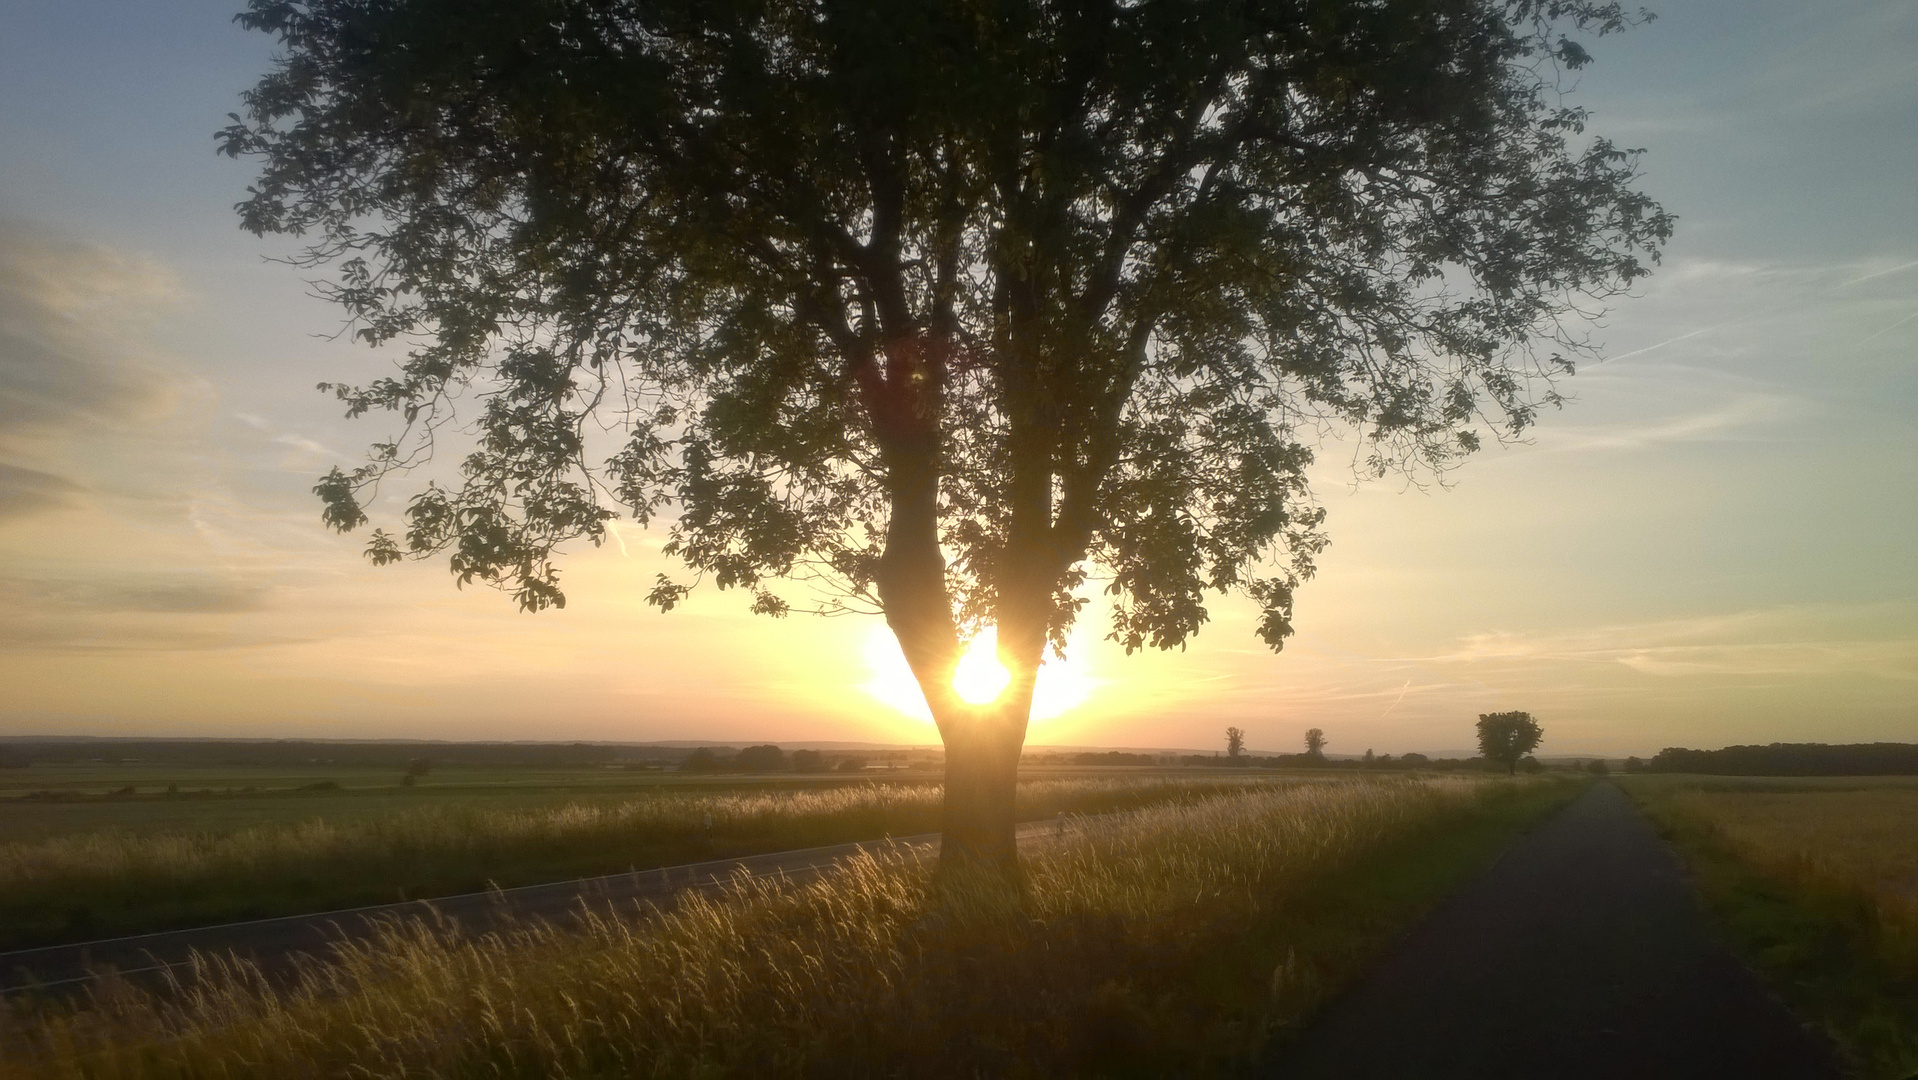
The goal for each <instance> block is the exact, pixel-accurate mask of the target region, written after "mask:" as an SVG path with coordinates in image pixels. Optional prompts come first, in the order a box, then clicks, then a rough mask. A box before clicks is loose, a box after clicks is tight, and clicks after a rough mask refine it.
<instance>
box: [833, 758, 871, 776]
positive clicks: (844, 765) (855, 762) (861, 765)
mask: <svg viewBox="0 0 1918 1080" xmlns="http://www.w3.org/2000/svg"><path fill="white" fill-rule="evenodd" d="M839 771H840V772H842V773H862V772H865V771H866V759H865V758H862V757H860V756H859V755H857V754H854V755H853V756H851V757H848V758H846V759H844V760H843V761H841V762H840V763H839Z"/></svg>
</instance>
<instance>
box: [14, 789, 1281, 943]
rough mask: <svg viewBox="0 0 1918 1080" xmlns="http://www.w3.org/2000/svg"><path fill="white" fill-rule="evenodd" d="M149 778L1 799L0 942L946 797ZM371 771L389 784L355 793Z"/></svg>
mask: <svg viewBox="0 0 1918 1080" xmlns="http://www.w3.org/2000/svg"><path fill="white" fill-rule="evenodd" d="M138 771H139V770H130V769H128V768H125V767H122V768H118V769H102V768H97V767H96V768H93V769H92V770H91V771H88V770H84V769H74V770H72V772H73V774H72V775H67V776H60V777H59V779H62V780H65V781H67V784H66V785H65V786H64V787H61V788H54V790H66V791H82V792H84V791H87V790H88V789H89V788H92V789H96V790H101V791H113V790H118V789H121V788H124V787H127V786H133V787H134V788H135V792H136V793H135V794H133V795H131V796H120V797H109V796H106V795H103V794H95V795H92V796H86V795H82V796H80V797H77V798H70V799H65V800H61V801H49V800H44V799H36V798H33V797H30V796H29V797H21V796H18V795H16V796H15V797H14V798H12V799H9V800H7V801H4V802H0V822H4V824H3V825H0V948H22V947H27V946H31V945H39V944H51V943H56V942H60V941H77V940H85V939H88V938H97V937H108V936H115V935H120V934H129V933H140V932H146V931H151V930H161V929H173V928H178V927H185V926H195V925H205V924H209V923H215V922H225V921H231V920H237V919H247V918H261V917H267V916H272V915H289V914H301V913H307V912H314V911H327V910H336V909H340V908H346V907H355V906H359V905H364V904H376V903H387V902H392V901H398V900H407V899H421V898H429V897H432V896H444V895H450V894H454V893H461V892H475V891H479V890H482V889H486V888H488V887H491V886H494V885H498V886H501V887H512V886H515V885H526V884H536V883H541V882H547V881H556V880H564V879H567V878H572V877H582V876H590V875H596V874H606V873H617V872H620V871H624V870H629V869H645V868H650V867H654V866H663V865H672V864H676V863H682V862H690V861H696V860H704V859H713V858H728V857H734V856H740V855H749V854H758V853H761V852H767V851H779V850H785V849H790V848H800V847H810V846H815V845H823V844H832V843H841V842H845V841H850V840H865V839H874V838H878V837H882V836H886V835H909V834H913V833H921V832H927V831H931V830H934V829H936V828H937V827H938V821H939V806H940V798H941V789H940V787H939V785H938V783H937V781H935V780H931V779H926V778H923V777H922V776H921V777H915V775H914V774H912V773H909V772H904V771H901V772H898V773H891V774H888V773H885V772H877V773H874V774H872V775H871V776H870V777H869V778H868V777H861V778H854V779H843V778H816V779H812V778H803V777H793V776H790V775H788V776H785V777H778V778H766V779H753V778H741V777H724V778H712V777H683V776H678V775H675V774H670V773H666V774H661V773H625V772H615V771H607V770H571V771H569V770H560V769H553V770H537V771H530V772H529V771H525V770H519V771H516V770H509V769H492V770H484V769H475V770H470V771H462V770H456V769H446V770H436V772H435V773H434V774H433V775H432V776H429V777H426V778H424V779H423V780H422V781H421V782H420V783H419V784H418V786H415V787H411V788H402V787H399V786H397V784H396V783H395V779H396V777H395V774H394V773H393V772H392V771H390V770H389V771H387V772H385V773H380V774H377V776H375V777H360V776H354V775H351V774H337V773H336V774H334V776H330V777H328V778H327V779H329V780H333V781H334V782H335V783H337V784H338V785H339V786H338V787H337V789H329V790H324V791H300V790H298V789H299V787H300V786H301V785H302V784H310V783H315V782H316V781H312V780H307V779H306V778H305V777H304V775H302V774H297V773H286V772H284V771H279V772H274V771H270V770H223V771H214V772H209V773H206V774H203V775H193V774H191V773H188V774H185V782H179V783H178V787H179V789H180V790H181V791H182V792H187V791H193V790H198V789H199V788H202V787H203V788H207V789H211V790H213V791H215V792H218V794H213V795H205V796H194V795H186V794H180V795H173V796H168V795H166V794H142V793H140V792H141V791H142V789H143V788H149V787H151V788H157V789H158V791H160V792H164V791H165V787H164V786H162V785H161V784H160V783H159V782H160V781H162V780H166V776H167V774H161V773H157V772H153V771H150V770H149V771H148V772H147V773H146V775H145V776H144V777H143V778H144V779H146V780H148V781H151V783H147V784H137V783H135V780H134V777H135V775H136V773H138ZM19 772H28V773H38V772H40V769H38V768H37V767H36V768H35V769H32V770H19ZM48 773H52V774H54V775H57V772H56V771H55V770H48ZM43 775H46V774H43ZM336 777H337V778H336ZM371 779H378V780H382V781H384V783H383V784H374V783H371V782H368V783H365V784H364V786H360V785H359V784H357V783H356V781H362V780H371ZM9 780H10V782H12V783H14V784H16V785H17V786H18V785H19V778H18V777H17V776H16V777H10V778H9ZM239 781H246V782H245V783H240V782H239ZM174 782H175V781H171V780H167V783H174ZM1305 782H1319V779H1316V778H1275V777H1273V776H1272V774H1270V773H1263V774H1254V775H1249V776H1221V775H1220V774H1219V773H1218V771H1217V770H1204V771H1199V770H1193V771H1190V772H1184V773H1179V772H1158V771H1146V770H1094V769H1085V770H1071V771H1062V770H1051V771H1049V772H1047V773H1046V774H1045V775H1040V776H1035V777H1033V778H1030V779H1028V780H1026V781H1025V782H1023V783H1022V785H1021V787H1020V795H1019V798H1020V814H1021V816H1022V818H1024V819H1026V820H1031V819H1034V818H1043V817H1051V816H1054V815H1057V814H1060V813H1066V814H1097V813H1105V812H1109V811H1113V810H1124V809H1133V808H1137V807H1142V806H1150V805H1159V804H1165V803H1180V802H1188V801H1191V800H1193V799H1196V798H1202V797H1205V796H1208V795H1211V794H1216V793H1218V792H1220V791H1222V790H1227V789H1231V788H1235V787H1238V786H1241V785H1246V784H1253V785H1267V786H1270V785H1274V784H1277V785H1281V786H1284V785H1293V784H1298V783H1305ZM196 785H197V786H196ZM50 787H51V785H42V786H40V787H33V788H30V789H29V790H33V791H39V790H48V789H49V788H50ZM248 788H252V789H254V790H252V791H248V790H247V789H248ZM228 792H230V794H229V793H228ZM709 822H710V824H709Z"/></svg>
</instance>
